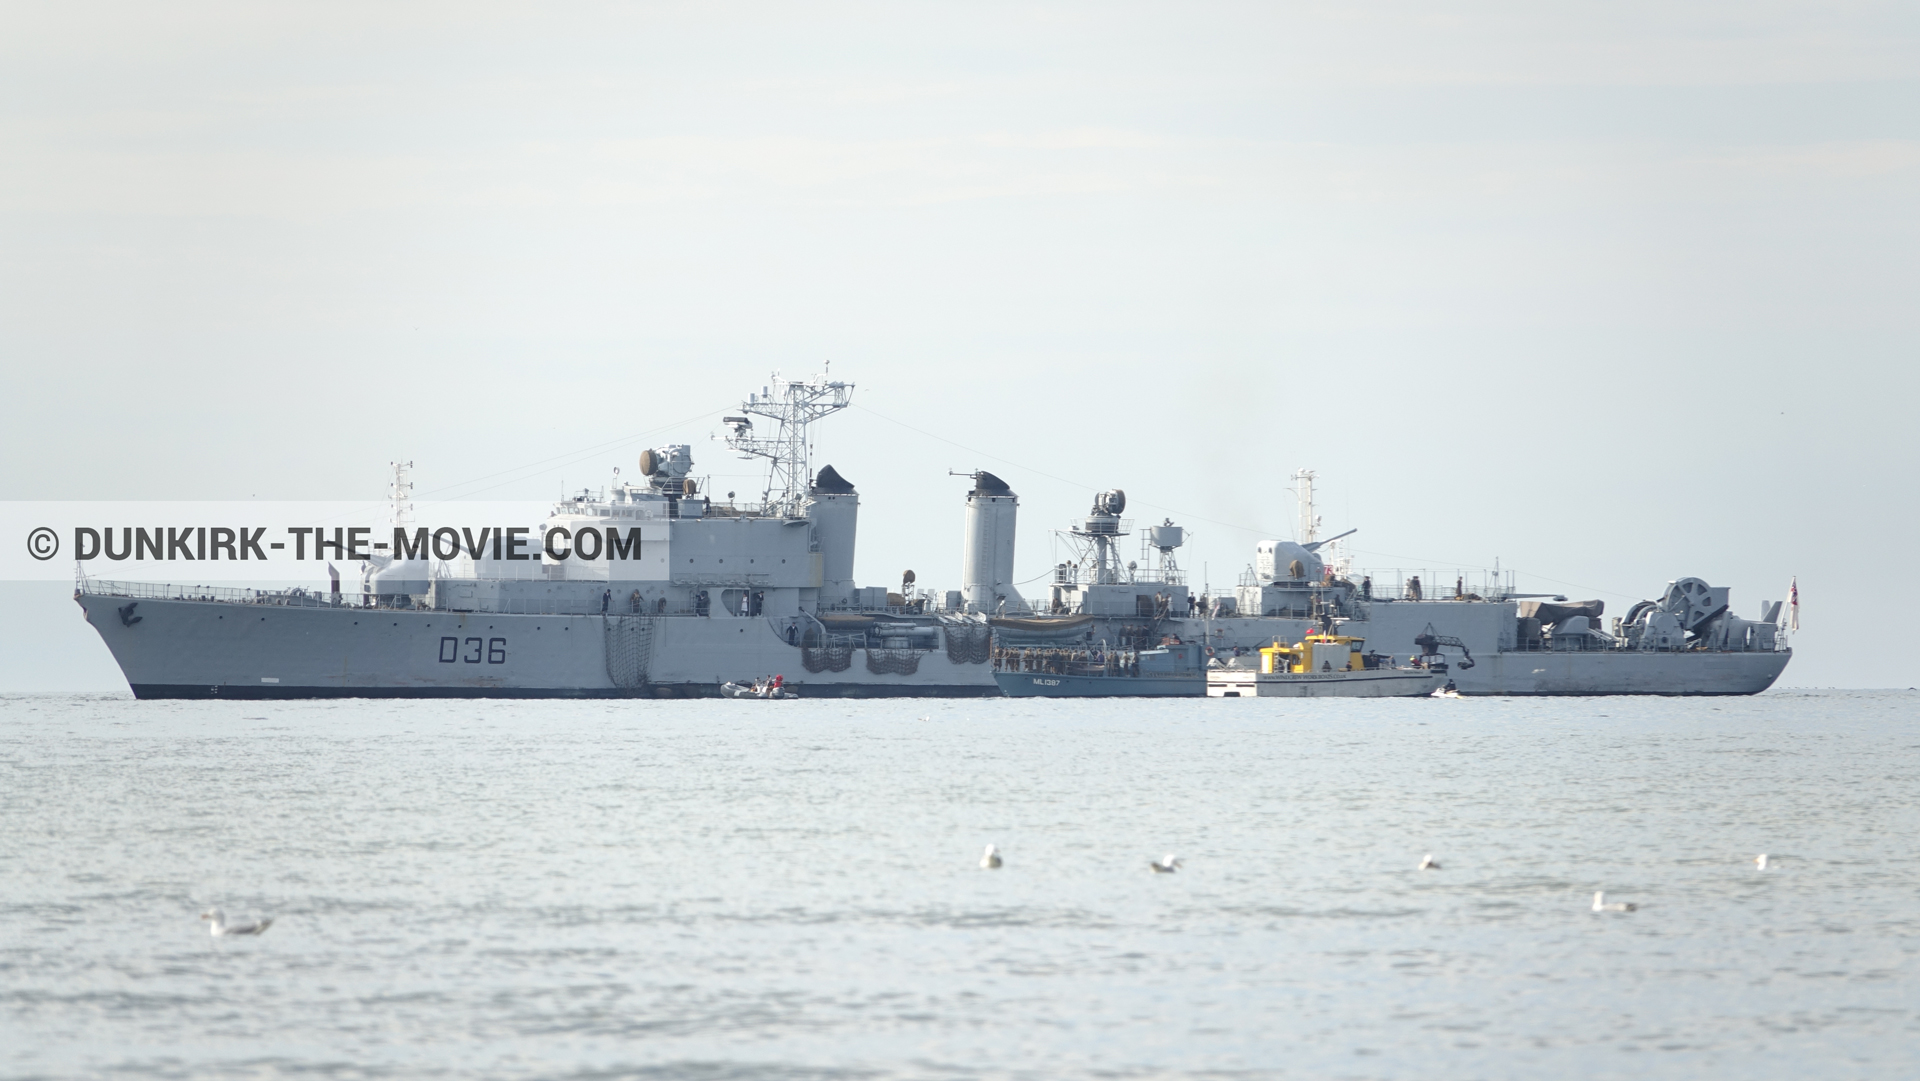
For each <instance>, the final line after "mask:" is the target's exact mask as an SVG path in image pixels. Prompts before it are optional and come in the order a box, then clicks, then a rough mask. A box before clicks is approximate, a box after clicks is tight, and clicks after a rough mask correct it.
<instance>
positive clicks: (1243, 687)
mask: <svg viewBox="0 0 1920 1081" xmlns="http://www.w3.org/2000/svg"><path fill="white" fill-rule="evenodd" d="M1439 686H1440V677H1439V676H1436V675H1434V674H1432V673H1430V672H1403V671H1398V670H1387V671H1371V672H1327V673H1320V672H1304V673H1298V674H1288V675H1261V674H1260V673H1258V672H1248V671H1240V670H1234V669H1227V670H1225V671H1217V672H1209V673H1207V697H1209V698H1421V697H1425V696H1426V695H1430V694H1432V693H1433V692H1434V690H1435V689H1436V688H1438V687H1439Z"/></svg>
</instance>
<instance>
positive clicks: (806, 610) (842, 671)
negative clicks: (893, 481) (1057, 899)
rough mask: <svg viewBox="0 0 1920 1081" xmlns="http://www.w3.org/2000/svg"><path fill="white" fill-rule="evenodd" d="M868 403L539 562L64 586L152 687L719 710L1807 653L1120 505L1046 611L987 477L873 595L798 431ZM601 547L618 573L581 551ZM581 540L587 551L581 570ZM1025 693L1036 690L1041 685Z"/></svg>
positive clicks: (1765, 627) (1745, 685)
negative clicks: (1241, 660) (757, 701)
mask: <svg viewBox="0 0 1920 1081" xmlns="http://www.w3.org/2000/svg"><path fill="white" fill-rule="evenodd" d="M852 392H853V385H852V384H851V383H846V382H841V381H836V380H832V379H829V378H826V377H824V376H823V377H816V378H813V379H807V380H781V379H778V378H777V377H776V379H775V380H774V382H772V383H771V384H770V385H769V386H768V387H767V388H766V389H765V390H764V391H762V392H761V393H757V394H751V395H749V396H748V397H747V399H746V400H745V401H744V402H742V404H741V407H740V411H739V414H737V415H732V416H728V417H725V418H724V420H723V423H724V424H726V425H727V428H728V431H729V435H728V438H727V445H728V446H729V448H730V449H732V450H734V451H737V452H739V453H741V454H743V455H746V456H750V457H757V458H761V459H764V460H766V461H767V463H768V473H769V483H768V487H767V490H766V492H765V495H764V497H763V498H762V499H760V500H758V501H754V502H746V503H736V502H735V501H734V500H733V499H732V498H731V496H729V498H727V499H726V500H724V501H723V500H716V499H714V498H713V497H712V495H711V494H710V493H708V492H705V491H702V489H701V485H700V484H699V483H698V482H697V479H696V477H695V475H694V461H693V456H692V453H691V449H690V448H689V447H687V446H685V445H669V446H664V447H658V448H653V449H651V450H648V451H646V452H644V453H643V454H642V455H641V456H640V462H639V466H640V471H639V476H638V478H637V479H635V480H630V481H619V480H618V479H617V478H616V482H615V483H614V484H612V485H611V486H609V487H608V488H606V489H604V490H602V491H600V492H591V491H587V492H582V493H580V494H579V495H578V496H576V497H574V498H570V499H566V500H562V501H560V502H559V503H557V504H555V505H554V506H553V507H552V509H551V512H550V513H549V514H548V515H547V517H546V518H545V520H544V521H542V522H540V523H539V524H538V525H536V526H533V527H531V528H530V529H529V530H518V532H532V533H533V534H534V535H536V536H538V537H539V538H541V541H540V543H539V551H538V553H537V555H536V556H535V557H534V558H530V559H525V560H522V561H517V562H516V561H515V560H514V559H513V558H512V554H511V552H508V553H502V552H501V551H500V549H499V547H498V546H497V545H496V546H495V548H494V549H493V551H492V552H491V553H489V552H486V551H484V550H479V551H475V552H471V553H469V555H468V556H467V557H464V558H461V559H457V560H441V561H438V562H435V561H433V560H430V559H427V558H424V557H414V556H396V557H387V556H380V555H375V556H372V557H370V558H368V559H366V560H364V561H362V562H361V563H360V581H359V583H358V586H359V588H358V591H357V592H331V593H313V592H308V591H305V590H247V589H230V588H228V589H223V588H212V587H194V588H191V589H183V588H180V587H175V586H165V585H155V584H148V583H129V582H113V581H106V580H102V579H97V578H90V577H82V578H81V579H80V580H79V582H78V583H77V585H76V589H75V594H74V598H75V600H76V602H77V603H78V604H79V606H80V608H81V610H82V612H83V613H84V615H85V618H86V619H87V621H88V622H89V623H90V624H91V625H92V626H93V627H94V628H95V630H96V631H97V632H98V633H99V634H100V636H101V639H102V641H103V642H104V643H105V644H106V646H107V648H108V649H109V650H110V651H111V652H112V654H113V657H114V659H115V661H116V662H117V663H118V664H119V665H120V668H121V671H122V672H123V673H124V674H125V676H126V679H127V682H128V684H129V686H130V688H131V689H132V691H133V693H134V694H135V695H136V696H138V697H141V698H318V697H469V698H485V697H500V698H547V697H553V698H624V697H641V696H645V697H663V698H664V697H714V696H720V695H721V694H722V693H723V688H724V687H725V686H726V685H727V684H728V683H730V682H735V681H740V680H751V679H754V678H756V677H761V676H769V675H773V674H782V675H784V676H785V677H786V687H787V689H788V690H789V691H790V692H791V693H793V694H795V695H798V696H800V697H820V696H836V697H883V696H884V697H893V696H912V697H972V696H998V695H1000V694H1002V693H1003V690H1002V685H1003V683H1008V684H1011V683H1015V682H1016V681H1013V680H1007V679H1004V678H997V677H1004V676H1007V675H1010V674H1012V673H1013V672H1015V671H1018V670H1019V669H1018V665H1019V664H1020V663H1021V661H1020V660H1019V658H1023V657H1024V658H1029V659H1030V658H1032V657H1034V656H1036V655H1038V654H1042V653H1044V654H1045V655H1047V656H1049V657H1057V658H1063V660H1062V664H1064V665H1067V666H1073V665H1076V664H1077V665H1080V667H1079V668H1076V669H1075V672H1076V674H1084V673H1087V672H1089V671H1090V669H1087V668H1086V665H1087V663H1089V662H1090V661H1091V659H1092V658H1094V657H1096V656H1097V657H1098V658H1100V666H1101V671H1102V672H1103V673H1106V674H1112V673H1113V672H1115V671H1120V670H1121V669H1117V668H1116V667H1115V666H1116V661H1115V658H1122V659H1124V661H1125V663H1126V665H1127V667H1126V668H1125V669H1124V671H1126V672H1133V671H1135V670H1136V669H1135V668H1134V667H1133V666H1135V665H1138V669H1137V671H1138V672H1139V673H1140V674H1141V675H1142V676H1146V675H1161V674H1162V673H1160V672H1158V671H1157V669H1159V668H1161V667H1162V666H1163V665H1171V669H1170V670H1169V671H1167V672H1166V673H1164V674H1165V675H1166V676H1168V677H1171V678H1172V679H1173V681H1174V682H1172V683H1165V682H1161V681H1156V680H1153V679H1139V678H1124V679H1102V680H1099V681H1097V682H1094V683H1088V682H1087V681H1074V682H1075V685H1076V687H1078V688H1079V690H1078V691H1076V692H1075V693H1094V694H1126V693H1129V690H1128V688H1129V687H1130V688H1131V689H1132V691H1131V693H1142V692H1150V693H1169V691H1170V689H1171V693H1187V692H1188V690H1189V689H1192V688H1203V687H1204V680H1203V679H1201V678H1200V674H1199V672H1198V671H1197V670H1196V667H1195V666H1196V665H1201V664H1205V665H1215V666H1224V665H1229V664H1232V663H1234V659H1235V657H1236V656H1240V657H1244V656H1247V655H1249V654H1254V653H1257V651H1258V650H1259V649H1260V648H1262V647H1265V646H1268V645H1270V644H1271V643H1274V642H1281V641H1285V642H1293V641H1298V640H1300V639H1302V638H1303V637H1304V636H1305V635H1307V634H1309V633H1322V634H1325V633H1338V634H1341V635H1348V636H1354V637H1363V638H1365V639H1366V640H1367V641H1368V642H1369V643H1371V644H1372V646H1373V647H1374V648H1377V649H1380V650H1383V651H1387V652H1391V653H1395V654H1400V653H1406V654H1408V655H1409V658H1410V659H1414V658H1418V659H1419V661H1420V663H1421V664H1422V665H1424V666H1435V667H1436V668H1437V670H1441V671H1448V672H1449V675H1450V678H1451V679H1452V680H1453V681H1454V682H1455V683H1456V685H1457V686H1458V688H1459V690H1460V691H1461V692H1462V693H1464V694H1546V695H1560V694H1753V693H1756V692H1758V691H1761V690H1764V689H1765V688H1766V687H1768V686H1770V685H1771V684H1772V683H1773V681H1774V680H1775V679H1776V678H1778V676H1779V675H1780V672H1781V671H1782V670H1783V669H1784V668H1785V666H1786V663H1787V661H1788V660H1789V659H1790V657H1791V653H1792V651H1791V649H1789V648H1786V646H1785V643H1784V641H1782V640H1781V639H1780V637H1779V636H1777V635H1776V633H1775V626H1774V622H1773V620H1774V619H1775V618H1776V617H1777V615H1778V606H1777V605H1774V606H1773V607H1772V611H1771V613H1769V612H1768V611H1766V610H1763V612H1762V619H1760V620H1756V621H1747V620H1742V619H1739V618H1737V617H1735V616H1733V614H1732V612H1731V610H1730V607H1729V602H1728V597H1727V591H1726V590H1725V589H1723V588H1714V587H1711V586H1708V585H1707V584H1706V583H1705V582H1702V581H1700V580H1698V579H1681V580H1678V581H1676V582H1674V583H1672V584H1671V585H1670V586H1669V588H1668V590H1667V591H1666V593H1665V594H1663V595H1662V596H1661V597H1659V598H1657V599H1653V600H1649V601H1645V602H1642V603H1641V604H1638V605H1635V606H1634V607H1633V608H1632V609H1630V610H1629V611H1628V613H1627V615H1626V616H1625V617H1624V618H1623V619H1616V620H1615V621H1614V624H1613V626H1612V628H1611V630H1608V629H1603V628H1602V627H1601V626H1600V619H1601V614H1602V613H1601V608H1602V606H1600V605H1599V603H1598V602H1584V603H1578V604H1574V603H1560V602H1554V601H1543V600H1540V599H1538V598H1525V597H1519V596H1514V595H1509V593H1502V592H1498V591H1494V590H1487V589H1483V590H1481V591H1478V592H1473V593H1467V592H1465V591H1461V590H1456V593H1457V594H1458V595H1456V596H1454V597H1448V598H1431V597H1428V596H1425V595H1423V594H1422V593H1421V592H1420V591H1419V590H1418V588H1412V589H1409V588H1406V586H1405V585H1404V584H1403V585H1401V586H1398V587H1396V589H1395V590H1394V591H1393V592H1392V594H1390V595H1382V594H1381V592H1380V591H1376V590H1374V589H1373V588H1372V586H1371V580H1370V579H1368V578H1366V577H1365V576H1361V580H1360V582H1359V583H1358V584H1356V583H1355V582H1354V580H1353V576H1351V575H1349V574H1347V573H1345V572H1344V568H1343V567H1341V566H1340V565H1338V564H1336V565H1332V566H1330V565H1329V564H1328V563H1327V562H1326V561H1325V560H1324V559H1323V558H1322V555H1321V551H1322V549H1323V548H1324V546H1325V544H1326V543H1327V542H1322V541H1317V540H1314V539H1312V537H1311V536H1310V535H1309V536H1308V537H1307V538H1306V539H1304V540H1302V541H1299V542H1295V541H1262V542H1260V543H1259V544H1258V545H1257V546H1256V551H1255V559H1254V564H1253V565H1252V566H1251V567H1250V568H1249V571H1248V573H1247V574H1246V575H1245V576H1243V580H1242V582H1241V584H1240V586H1239V587H1238V588H1237V589H1235V590H1234V591H1233V592H1232V593H1231V594H1228V595H1222V596H1218V597H1212V598H1209V602H1208V603H1207V604H1205V605H1204V606H1203V605H1200V604H1199V603H1198V600H1199V599H1198V598H1197V597H1195V596H1193V595H1192V594H1191V592H1190V591H1189V588H1188V584H1187V581H1186V576H1185V573H1184V571H1182V570H1181V568H1180V567H1179V566H1178V563H1177V559H1176V556H1177V551H1178V549H1179V548H1180V547H1181V546H1182V545H1183V543H1184V531H1183V530H1182V529H1181V528H1180V527H1178V526H1176V525H1174V524H1173V523H1172V522H1171V521H1168V522H1165V523H1163V524H1162V525H1160V526H1152V527H1149V528H1148V529H1146V530H1144V531H1142V533H1141V537H1140V543H1141V545H1142V552H1141V559H1140V560H1137V561H1136V560H1126V559H1125V557H1124V556H1123V555H1122V554H1121V552H1120V545H1121V543H1122V541H1123V540H1124V539H1126V538H1129V537H1130V536H1131V535H1132V523H1131V522H1129V521H1127V520H1125V519H1123V518H1122V517H1121V515H1122V514H1123V513H1124V511H1125V495H1124V493H1122V492H1120V491H1118V490H1113V491H1109V492H1103V493H1100V494H1099V495H1097V496H1096V497H1095V501H1094V507H1093V510H1092V512H1091V513H1089V514H1088V515H1087V516H1086V517H1085V518H1083V519H1080V520H1077V521H1076V522H1075V523H1074V524H1073V526H1072V527H1071V528H1070V529H1069V530H1067V531H1066V532H1065V534H1064V535H1065V536H1066V537H1067V538H1068V539H1069V540H1070V541H1071V542H1073V543H1074V544H1075V545H1076V546H1078V548H1079V550H1080V551H1081V558H1079V559H1078V560H1077V561H1075V562H1072V563H1063V564H1060V565H1059V566H1057V567H1056V568H1054V572H1053V574H1052V575H1051V578H1052V580H1051V581H1050V582H1049V583H1048V585H1047V586H1046V587H1045V590H1044V596H1036V598H1035V599H1034V600H1033V601H1029V600H1027V599H1026V598H1025V597H1023V596H1022V595H1021V593H1020V591H1019V590H1018V589H1017V588H1016V586H1015V584H1014V574H1013V562H1014V548H1015V544H1014V542H1015V526H1016V523H1017V513H1018V505H1019V499H1018V496H1017V495H1016V494H1015V493H1014V492H1013V490H1012V489H1011V487H1010V486H1009V485H1008V484H1007V483H1006V482H1005V481H1003V480H1001V479H1000V478H998V477H996V476H994V475H993V474H991V473H987V472H984V471H979V472H975V473H971V474H967V476H968V477H969V478H970V479H971V481H972V487H971V488H970V489H969V490H968V491H967V492H966V493H965V496H964V498H965V506H964V519H965V537H964V553H963V558H962V567H961V574H960V579H961V581H960V585H961V588H960V589H957V590H950V591H940V590H935V589H928V588H924V587H922V586H919V585H918V584H917V583H916V582H915V581H914V580H913V577H912V574H911V572H909V573H908V574H907V575H905V576H903V578H902V579H901V580H900V581H899V583H898V585H897V586H896V585H894V584H891V583H890V584H889V585H886V586H859V585H856V583H855V581H854V573H853V567H854V551H855V539H856V534H857V527H858V520H859V510H860V496H859V493H858V491H857V489H856V488H855V486H854V485H853V484H852V483H851V482H849V481H848V480H847V479H846V478H845V477H844V476H842V474H841V473H840V472H839V471H838V470H836V469H835V468H834V467H833V466H830V465H829V466H824V467H822V468H821V469H820V470H819V471H818V472H817V473H816V472H814V471H813V470H812V468H811V466H810V463H809V460H808V456H809V453H810V448H811V446H812V441H811V438H810V435H809V426H810V425H811V424H813V423H814V422H817V421H819V420H820V419H822V418H824V417H827V416H829V415H831V414H833V413H834V412H837V411H838V410H840V409H844V408H845V407H846V406H847V405H848V404H850V402H851V397H852ZM756 423H757V424H758V425H759V427H756ZM407 484H408V482H407V480H406V477H405V473H404V470H402V471H400V472H397V473H396V477H395V483H394V489H393V492H392V496H393V503H394V524H395V526H396V529H399V528H401V527H403V526H405V525H407V524H409V523H408V521H407V519H406V515H407V513H408V511H407V508H408V506H409V504H408V503H407V501H406V494H407V493H406V488H407ZM589 541H591V542H592V544H593V546H594V547H595V548H596V549H604V551H596V553H595V554H596V555H597V556H601V557H602V558H598V559H588V558H586V556H587V552H586V548H587V545H588V542H589ZM569 544H577V545H578V546H579V552H578V554H579V555H580V556H581V557H582V558H577V559H569V558H567V555H568V553H569V548H568V545H569ZM503 555H504V556H505V558H503ZM1175 661H1177V662H1178V663H1177V664H1175V663H1173V662H1175ZM1176 670H1177V671H1176ZM1017 682H1018V684H1019V686H1020V687H1021V688H1022V690H1021V691H1020V692H1017V693H1036V692H1035V691H1034V690H1032V688H1035V687H1036V686H1038V685H1036V684H1035V683H1034V682H1033V680H1032V679H1031V678H1027V679H1024V680H1019V681H1017ZM1176 687H1177V689H1173V688H1176ZM1037 693H1041V694H1046V693H1048V691H1047V690H1046V689H1041V690H1039V691H1038V692H1037Z"/></svg>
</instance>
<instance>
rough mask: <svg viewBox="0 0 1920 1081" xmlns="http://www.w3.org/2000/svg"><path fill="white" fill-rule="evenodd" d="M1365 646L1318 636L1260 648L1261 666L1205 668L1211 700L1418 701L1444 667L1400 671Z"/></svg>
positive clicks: (1336, 637) (1337, 636) (1357, 641)
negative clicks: (1342, 699) (1366, 699)
mask: <svg viewBox="0 0 1920 1081" xmlns="http://www.w3.org/2000/svg"><path fill="white" fill-rule="evenodd" d="M1365 642H1366V640H1365V639H1363V638H1355V637H1353V636H1351V635H1345V634H1329V633H1326V632H1319V633H1315V634H1309V635H1307V636H1306V638H1305V640H1303V641H1300V642H1296V643H1294V644H1293V645H1284V644H1282V643H1281V642H1279V641H1277V640H1276V641H1275V642H1274V643H1273V644H1272V645H1270V646H1263V647H1261V649H1260V667H1259V668H1258V669H1253V668H1235V667H1232V666H1230V665H1226V664H1222V666H1221V667H1218V668H1209V669H1208V670H1207V697H1209V698H1418V697H1423V696H1425V695H1430V694H1432V693H1433V691H1434V688H1435V687H1436V686H1438V684H1439V683H1440V680H1441V677H1442V676H1443V675H1444V674H1445V671H1444V668H1441V669H1438V670H1436V668H1434V667H1428V666H1420V667H1413V668H1399V667H1396V666H1395V665H1394V663H1393V658H1391V657H1388V656H1384V655H1382V654H1379V653H1368V652H1363V651H1362V650H1361V648H1360V647H1361V646H1362V645H1364V644H1365Z"/></svg>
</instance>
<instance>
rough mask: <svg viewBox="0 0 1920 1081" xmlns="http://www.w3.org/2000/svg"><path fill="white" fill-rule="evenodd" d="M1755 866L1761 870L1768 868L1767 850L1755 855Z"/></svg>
mask: <svg viewBox="0 0 1920 1081" xmlns="http://www.w3.org/2000/svg"><path fill="white" fill-rule="evenodd" d="M1753 866H1754V868H1755V869H1756V870H1760V871H1764V870H1766V869H1767V854H1766V853H1765V852H1762V853H1760V854H1759V855H1758V856H1755V857H1753Z"/></svg>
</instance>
